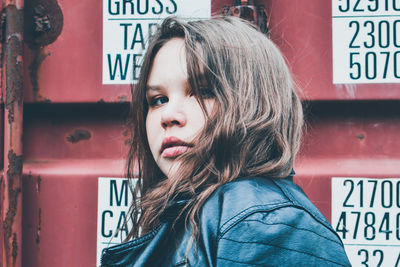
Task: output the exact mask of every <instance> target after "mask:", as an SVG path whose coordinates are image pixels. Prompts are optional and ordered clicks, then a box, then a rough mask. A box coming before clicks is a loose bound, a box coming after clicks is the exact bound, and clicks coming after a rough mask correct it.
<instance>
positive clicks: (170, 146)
mask: <svg viewBox="0 0 400 267" xmlns="http://www.w3.org/2000/svg"><path fill="white" fill-rule="evenodd" d="M192 146H193V145H191V144H188V143H186V142H184V141H182V140H181V139H179V138H177V137H175V136H169V137H166V138H165V139H164V140H163V142H162V144H161V149H160V154H161V156H162V157H165V158H175V157H177V156H179V155H181V154H183V153H185V152H186V151H188V150H189V149H190V148H191V147H192Z"/></svg>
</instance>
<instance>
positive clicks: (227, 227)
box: [217, 202, 291, 242]
mask: <svg viewBox="0 0 400 267" xmlns="http://www.w3.org/2000/svg"><path fill="white" fill-rule="evenodd" d="M290 204H291V202H279V203H271V204H268V205H255V206H251V207H249V208H247V209H244V210H242V211H241V212H239V213H238V214H236V215H235V216H233V217H231V218H230V219H229V220H227V221H226V222H225V223H224V224H222V225H221V227H220V229H219V234H218V236H217V242H218V241H219V240H220V239H221V238H222V237H223V236H224V235H225V233H226V232H228V231H229V230H230V229H231V228H232V227H233V226H235V225H236V224H237V223H238V222H239V221H241V220H243V219H244V218H246V217H248V216H250V215H252V214H254V213H257V212H268V211H272V210H276V209H278V208H281V207H285V206H289V205H290Z"/></svg>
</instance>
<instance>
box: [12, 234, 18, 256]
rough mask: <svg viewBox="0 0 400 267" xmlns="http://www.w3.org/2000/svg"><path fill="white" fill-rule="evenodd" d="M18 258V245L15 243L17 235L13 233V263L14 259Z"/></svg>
mask: <svg viewBox="0 0 400 267" xmlns="http://www.w3.org/2000/svg"><path fill="white" fill-rule="evenodd" d="M17 256H18V243H17V233H13V241H12V257H13V261H14V263H15V259H16V258H17Z"/></svg>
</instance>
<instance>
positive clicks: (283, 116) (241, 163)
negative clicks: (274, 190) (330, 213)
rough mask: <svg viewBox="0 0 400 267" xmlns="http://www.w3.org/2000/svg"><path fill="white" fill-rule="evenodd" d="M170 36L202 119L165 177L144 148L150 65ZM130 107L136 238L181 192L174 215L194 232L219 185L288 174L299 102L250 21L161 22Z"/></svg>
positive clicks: (296, 141) (299, 121) (275, 54)
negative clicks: (210, 101) (182, 57)
mask: <svg viewBox="0 0 400 267" xmlns="http://www.w3.org/2000/svg"><path fill="white" fill-rule="evenodd" d="M171 38H182V39H183V40H184V43H185V52H186V59H187V73H188V77H189V80H188V83H189V85H190V87H191V90H192V92H193V93H194V95H195V96H196V98H197V99H198V101H199V103H200V105H201V106H202V108H203V111H204V112H205V114H206V117H207V120H206V126H205V127H204V129H203V131H202V132H201V133H200V134H199V135H198V136H197V138H196V140H195V146H194V147H193V148H192V149H191V150H189V151H188V152H187V153H185V154H183V155H181V156H180V157H179V158H178V159H177V160H179V162H180V167H179V171H178V173H176V174H175V176H174V177H169V178H168V179H167V178H166V177H165V175H164V174H163V173H162V172H161V170H160V169H159V168H158V166H157V164H156V163H155V161H154V159H153V156H152V154H151V152H150V148H149V145H148V141H147V136H146V128H145V127H146V126H145V125H146V124H145V121H146V115H147V110H148V107H147V101H146V86H147V79H148V76H149V73H150V70H151V67H152V62H153V60H154V57H155V55H156V53H157V52H158V51H159V50H160V48H161V47H162V46H163V45H164V44H165V43H166V42H168V40H170V39H171ZM204 87H206V88H207V90H209V92H210V94H212V95H213V96H214V97H215V102H216V108H215V110H214V111H213V112H212V114H207V112H206V110H205V107H204V103H203V94H200V93H199V90H204ZM131 112H132V116H131V124H130V128H131V131H132V137H133V140H132V145H131V148H130V151H129V156H128V159H127V160H128V177H136V178H139V182H138V186H137V187H136V189H135V191H134V201H133V204H132V206H131V211H133V212H132V214H131V215H132V218H133V221H134V222H135V223H134V226H133V228H132V230H131V231H130V234H129V235H128V239H130V238H132V237H138V236H139V232H140V230H139V229H142V233H145V232H147V231H148V230H149V229H151V228H153V227H155V226H156V225H157V224H158V223H159V222H160V216H161V214H162V213H163V212H164V211H165V209H166V207H167V205H168V203H169V202H170V201H172V200H174V199H176V198H178V197H179V196H182V195H184V196H186V198H188V199H189V201H188V202H187V204H186V205H185V206H184V207H183V209H182V210H181V212H180V213H179V214H178V216H177V218H178V217H184V218H185V221H186V222H189V223H190V225H191V226H192V228H193V233H194V235H197V234H198V232H199V229H198V218H199V211H200V209H201V207H202V205H203V204H204V202H205V201H206V200H207V198H208V197H209V196H210V195H211V194H212V193H213V192H214V191H215V190H216V189H217V188H218V187H219V186H220V185H222V184H225V183H227V182H230V181H233V180H235V179H237V178H240V177H249V176H265V177H273V178H281V177H286V176H287V175H288V174H289V173H290V171H291V169H292V167H293V162H294V159H295V155H296V153H297V151H298V149H299V145H300V137H301V129H302V125H303V113H302V107H301V103H300V100H299V98H298V96H297V95H296V92H295V90H294V84H293V82H292V78H291V75H290V72H289V70H288V68H287V66H286V64H285V61H284V59H283V57H282V55H281V53H280V51H279V50H278V48H277V47H276V46H275V45H274V44H273V43H272V42H271V41H270V40H269V39H268V37H266V36H265V35H264V34H262V33H261V32H259V31H258V30H257V29H256V28H255V27H253V26H252V25H251V24H249V23H247V22H245V21H243V20H240V19H237V18H232V17H224V18H217V19H211V20H200V21H192V22H185V21H181V20H179V19H177V18H167V19H166V20H164V22H163V23H162V25H161V26H160V27H159V29H158V31H157V32H156V33H155V35H154V36H153V38H152V40H151V42H150V44H149V47H148V50H147V52H146V55H145V56H144V61H143V64H142V68H141V74H140V78H139V82H138V84H137V86H136V88H134V90H133V91H132V105H131ZM139 196H141V197H140V201H139ZM139 215H140V216H139Z"/></svg>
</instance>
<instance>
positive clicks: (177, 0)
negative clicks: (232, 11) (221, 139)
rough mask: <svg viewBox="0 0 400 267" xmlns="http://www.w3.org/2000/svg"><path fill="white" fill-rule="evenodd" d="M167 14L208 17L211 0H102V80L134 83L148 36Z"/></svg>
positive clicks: (111, 82) (184, 17)
mask: <svg viewBox="0 0 400 267" xmlns="http://www.w3.org/2000/svg"><path fill="white" fill-rule="evenodd" d="M169 16H178V17H180V18H182V19H206V18H210V16H211V0H201V1H197V0H103V84H132V83H137V81H138V76H139V70H140V66H141V62H142V57H143V55H144V52H145V50H146V47H147V44H148V39H149V37H151V35H152V34H153V33H154V31H155V29H156V28H157V25H158V24H159V23H160V22H161V21H162V20H163V19H164V18H166V17H169Z"/></svg>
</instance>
